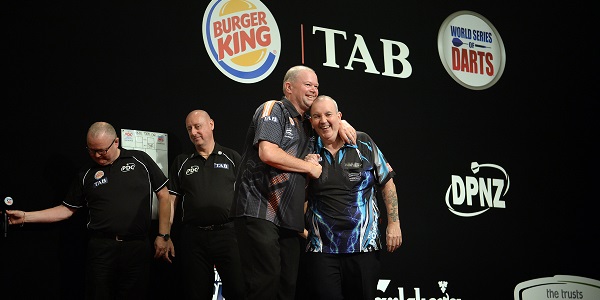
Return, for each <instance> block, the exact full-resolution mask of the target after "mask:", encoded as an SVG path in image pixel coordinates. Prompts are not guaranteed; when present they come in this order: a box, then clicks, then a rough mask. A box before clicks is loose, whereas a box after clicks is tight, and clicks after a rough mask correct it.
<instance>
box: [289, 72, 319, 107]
mask: <svg viewBox="0 0 600 300" xmlns="http://www.w3.org/2000/svg"><path fill="white" fill-rule="evenodd" d="M286 77H287V80H286V81H285V82H284V94H285V96H286V98H288V100H290V102H292V104H293V105H294V107H295V108H296V110H298V112H299V113H300V114H304V112H305V111H308V109H309V108H310V106H311V105H312V103H313V101H314V100H315V99H316V98H317V96H319V79H318V78H317V74H316V73H315V72H314V71H313V70H312V69H309V68H306V67H296V68H292V69H291V70H290V71H288V75H287V76H286Z"/></svg>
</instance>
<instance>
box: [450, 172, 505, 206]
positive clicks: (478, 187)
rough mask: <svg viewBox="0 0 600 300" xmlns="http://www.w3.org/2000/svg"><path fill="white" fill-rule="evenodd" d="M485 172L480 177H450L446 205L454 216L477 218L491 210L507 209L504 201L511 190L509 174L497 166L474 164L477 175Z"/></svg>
mask: <svg viewBox="0 0 600 300" xmlns="http://www.w3.org/2000/svg"><path fill="white" fill-rule="evenodd" d="M481 169H485V171H482V173H483V174H480V176H477V177H475V176H464V177H463V176H460V175H452V176H451V177H450V180H451V183H450V186H449V187H448V190H447V191H446V205H447V206H448V209H449V210H450V212H452V213H453V214H455V215H457V216H461V217H474V216H477V215H480V214H482V213H484V212H486V211H487V210H489V209H490V208H506V203H505V202H504V199H503V198H502V197H504V196H505V195H506V193H507V192H508V188H509V186H510V179H509V178H508V174H507V173H506V171H504V169H503V168H502V167H500V166H498V165H495V164H479V163H477V162H472V163H471V172H473V174H477V173H479V172H480V170H481ZM499 175H500V176H499ZM474 198H475V200H474Z"/></svg>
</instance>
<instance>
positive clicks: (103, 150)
mask: <svg viewBox="0 0 600 300" xmlns="http://www.w3.org/2000/svg"><path fill="white" fill-rule="evenodd" d="M116 140H117V138H115V139H114V140H113V141H112V143H110V146H108V148H106V149H102V150H96V149H90V148H88V147H85V148H86V149H87V151H88V152H89V153H90V154H100V155H105V154H106V153H107V152H108V150H110V147H112V145H113V144H114V143H115V141H116Z"/></svg>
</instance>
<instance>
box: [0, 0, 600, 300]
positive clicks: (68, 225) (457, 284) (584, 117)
mask: <svg viewBox="0 0 600 300" xmlns="http://www.w3.org/2000/svg"><path fill="white" fill-rule="evenodd" d="M444 2H447V3H437V4H431V3H427V4H426V3H423V2H421V1H395V2H391V1H389V2H388V1H378V2H350V1H303V2H300V1H297V2H296V1H295V2H285V1H265V2H263V3H265V5H266V6H267V7H268V9H269V10H270V11H271V13H272V14H273V16H274V18H275V19H276V20H277V24H278V27H279V31H280V36H281V44H282V47H281V56H280V59H279V62H278V65H277V67H276V68H275V69H274V71H273V72H272V73H271V75H270V76H268V77H267V78H266V79H264V80H262V81H260V82H258V83H255V84H243V83H238V82H235V81H233V80H231V79H229V78H227V77H226V76H225V75H223V74H222V73H221V72H220V71H219V70H218V69H217V68H216V67H215V66H214V64H213V63H212V62H211V60H210V59H209V57H208V55H207V53H206V50H205V48H204V44H203V40H202V33H201V29H202V16H203V14H204V11H205V9H206V7H207V4H208V2H206V1H202V2H201V1H133V2H125V3H117V2H116V1H115V2H105V1H86V2H83V1H82V2H79V1H58V2H37V1H19V2H14V3H10V4H5V7H6V9H5V14H6V15H7V17H8V18H7V20H6V21H5V30H4V33H5V34H4V36H5V39H4V40H5V42H4V49H5V54H4V64H3V65H4V66H5V68H4V73H5V76H4V80H3V81H4V83H5V84H4V90H5V91H6V92H5V93H4V96H3V102H2V112H3V117H2V118H1V120H0V125H1V126H2V127H1V128H3V129H4V134H3V139H2V140H3V142H2V147H1V149H2V150H1V151H2V152H1V153H2V154H3V155H2V157H3V163H2V172H1V174H0V176H1V181H0V195H1V196H2V197H4V196H7V195H9V196H12V197H13V198H14V199H15V205H14V206H15V208H18V209H24V210H37V209H43V208H46V207H49V206H54V205H56V204H59V203H60V202H61V199H62V197H63V196H64V194H65V193H66V190H67V188H68V186H69V183H70V180H71V178H72V176H73V175H74V173H75V171H76V170H77V168H79V167H80V166H81V165H82V164H83V163H84V162H86V161H87V160H88V159H89V158H88V157H87V153H86V151H85V149H84V147H85V133H86V130H87V128H88V127H89V125H90V124H91V123H92V122H94V121H99V120H103V121H108V122H111V123H112V124H113V125H115V127H117V129H121V128H128V129H140V130H147V131H157V132H165V133H167V134H168V135H169V163H170V161H171V160H172V159H173V158H174V157H175V155H176V154H178V153H180V152H182V151H188V150H191V147H190V145H191V143H190V142H189V139H188V137H187V133H186V131H185V128H184V119H185V116H186V114H187V113H188V112H189V111H190V110H192V109H197V108H200V109H205V110H207V111H209V113H211V116H212V117H213V118H214V119H215V123H216V125H215V136H216V139H217V141H218V142H219V143H221V144H222V145H225V146H229V147H231V148H234V149H237V150H239V151H241V147H242V145H241V144H242V141H243V137H244V134H245V131H246V128H247V125H248V122H249V120H250V117H251V115H252V113H253V111H254V109H255V108H256V107H257V106H258V105H259V104H260V103H261V102H263V101H264V100H268V99H278V98H279V97H281V81H282V78H283V74H284V73H285V71H286V70H287V69H288V68H289V67H290V66H292V65H296V64H300V63H303V62H304V63H305V64H306V65H308V66H311V67H313V68H314V69H315V70H316V71H317V74H318V76H319V81H320V84H321V88H320V90H321V94H328V95H331V96H333V97H334V98H336V99H337V100H338V101H339V104H340V108H341V111H342V112H343V114H344V118H345V119H346V120H348V121H349V122H350V123H351V124H352V125H353V126H354V127H355V128H357V129H358V130H361V131H365V132H367V133H369V134H370V135H371V136H372V137H373V138H374V139H375V141H376V142H377V143H378V146H379V147H380V148H381V149H382V150H383V152H384V154H385V155H386V158H387V159H388V160H389V161H390V162H391V163H392V166H393V167H394V169H395V170H396V172H397V177H396V178H395V182H396V185H397V188H398V197H399V202H400V204H399V206H400V217H401V222H402V231H403V236H404V244H403V245H402V247H401V248H400V250H399V251H398V252H396V253H394V254H384V256H383V260H384V263H385V267H384V270H383V272H382V274H381V278H382V279H390V280H391V284H390V287H391V288H388V290H387V291H386V292H385V293H381V295H380V296H381V297H398V293H397V292H395V293H394V292H393V291H390V290H393V289H396V287H398V288H400V287H402V288H403V289H404V292H405V297H406V298H409V297H415V289H419V290H420V294H421V296H422V297H426V298H430V297H435V298H441V297H442V296H443V295H444V294H443V293H441V292H440V289H439V287H438V284H437V282H438V281H440V280H444V281H447V282H448V283H449V284H448V289H447V293H448V294H449V295H450V296H451V297H453V298H457V299H458V298H460V299H510V298H512V294H513V290H514V288H515V286H516V285H517V284H518V283H520V282H523V281H526V280H530V279H534V278H542V277H551V276H554V275H557V274H566V275H575V276H582V277H588V278H593V279H597V280H598V279H600V274H599V273H600V272H599V271H598V266H600V263H599V259H598V255H597V247H596V250H595V249H594V247H595V246H593V244H592V243H593V242H595V241H596V240H597V237H598V229H599V228H600V227H599V226H598V225H599V224H598V220H597V217H596V211H597V208H598V204H597V202H598V196H597V192H596V186H597V182H598V179H599V178H598V176H597V175H596V173H595V171H596V169H597V167H598V163H597V159H596V157H595V155H596V154H598V153H599V152H598V146H597V145H596V144H597V139H598V136H599V135H598V125H597V113H598V106H597V105H596V103H595V101H594V100H598V93H597V92H596V89H595V84H597V82H598V73H597V71H598V62H597V60H598V54H599V53H600V52H599V51H598V50H599V49H598V42H597V41H596V40H597V35H598V33H597V29H598V25H597V24H596V23H595V22H596V21H597V17H598V14H597V13H595V12H593V9H592V8H591V5H582V4H578V3H568V4H567V3H562V2H561V3H559V2H557V1H549V2H544V3H543V4H539V5H538V4H529V3H525V2H523V1H521V2H515V3H512V4H507V3H506V2H502V1H495V2H494V1H492V2H489V1H487V2H482V1H455V2H449V1H444ZM461 10H470V11H474V12H476V13H479V14H481V15H483V16H484V17H485V18H487V19H488V20H489V21H490V22H491V23H492V24H493V25H494V26H495V28H496V29H497V30H498V32H499V34H500V36H501V37H502V40H503V42H504V45H505V47H506V69H505V70H504V74H503V75H502V77H501V78H500V80H499V81H498V82H497V83H496V84H495V85H494V86H492V87H491V88H489V89H485V90H479V91H475V90H470V89H467V88H465V87H462V86H461V85H459V84H458V83H456V82H455V81H454V80H453V79H452V78H451V77H450V76H449V75H448V73H447V72H446V71H445V69H444V68H443V65H442V63H441V61H440V59H439V55H438V48H437V34H438V30H439V28H440V25H441V24H442V22H443V21H444V19H446V17H448V16H449V15H451V14H452V13H454V12H456V11H461ZM301 24H302V25H303V26H304V46H305V52H304V61H302V59H303V56H302V55H303V53H302V51H301V49H302V48H301V38H300V37H301V35H300V26H301ZM313 26H319V27H327V28H333V29H337V30H342V31H345V32H346V33H347V37H348V38H347V40H345V41H344V40H339V41H338V43H337V44H336V47H337V49H336V54H337V56H338V64H340V68H330V67H325V66H323V63H324V61H325V52H324V51H325V50H324V46H323V37H322V35H318V34H314V35H313V34H312V33H311V31H312V30H311V28H312V27H313ZM354 34H360V35H361V36H363V37H364V38H365V42H366V44H367V45H369V50H370V51H371V55H372V56H373V60H374V62H375V64H376V65H378V68H380V69H382V61H381V54H380V53H381V48H380V47H381V46H380V45H381V42H380V41H379V39H389V40H394V41H400V42H402V43H404V44H406V45H407V46H408V47H409V48H410V56H409V57H408V60H409V61H410V63H411V65H412V68H413V73H412V75H411V76H410V77H408V78H404V79H399V78H393V77H386V76H381V75H374V74H370V73H366V72H364V67H363V66H362V65H361V64H360V63H359V64H355V65H354V70H346V69H344V66H345V65H346V63H347V61H348V58H349V57H350V53H351V51H352V47H353V45H354ZM473 161H477V162H479V163H492V164H496V165H499V166H501V167H502V168H504V169H505V170H506V172H507V173H508V175H509V176H510V184H511V186H510V190H509V191H508V193H507V194H506V195H505V196H503V200H504V201H505V203H506V208H504V209H491V210H490V211H488V212H486V213H484V214H482V215H480V216H477V217H473V218H461V217H457V216H456V215H454V214H452V213H450V212H449V210H448V207H446V205H445V202H444V196H445V193H446V190H447V188H448V186H449V185H450V182H451V180H450V177H451V175H455V174H457V175H460V176H463V177H464V176H473V175H472V173H471V174H470V170H469V166H470V163H471V162H473ZM84 221H85V212H83V211H82V212H78V213H77V214H76V215H75V216H74V217H73V218H72V219H70V220H67V221H64V222H61V223H57V224H26V226H25V227H23V228H18V227H15V228H11V233H10V235H9V238H6V239H2V240H0V243H1V245H0V247H1V249H2V254H3V255H2V261H3V263H2V265H1V266H0V270H2V277H1V278H2V281H1V283H0V284H1V285H2V287H3V288H2V289H1V290H0V295H2V298H4V295H7V294H8V295H14V296H15V297H18V298H19V299H21V298H25V299H37V298H41V297H43V298H45V299H70V298H72V299H80V298H81V295H82V291H83V286H82V283H83V258H84V252H85V248H84V245H85V243H84V240H85V230H84ZM173 269H174V268H173V266H168V265H166V264H163V263H156V264H155V269H154V272H153V280H154V281H155V282H156V284H155V285H153V290H154V292H155V293H156V297H157V298H158V297H160V296H162V295H171V296H174V297H176V296H177V295H178V293H177V282H176V281H177V279H176V276H174V275H173V273H174V270H173Z"/></svg>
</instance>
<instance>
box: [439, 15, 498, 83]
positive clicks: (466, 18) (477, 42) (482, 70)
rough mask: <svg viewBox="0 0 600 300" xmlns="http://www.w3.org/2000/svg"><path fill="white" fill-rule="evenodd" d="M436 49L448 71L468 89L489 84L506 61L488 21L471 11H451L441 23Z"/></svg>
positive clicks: (496, 77) (496, 76)
mask: <svg viewBox="0 0 600 300" xmlns="http://www.w3.org/2000/svg"><path fill="white" fill-rule="evenodd" d="M438 53H439V55H440V59H441V60H442V64H443V65H444V67H445V68H446V71H447V72H448V74H450V76H451V77H452V78H454V80H455V81H456V82H458V83H460V84H461V85H462V86H464V87H466V88H469V89H472V90H483V89H487V88H489V87H491V86H493V85H494V84H495V83H496V82H497V81H498V80H499V79H500V76H502V72H504V65H505V64H506V53H505V51H504V43H503V42H502V39H501V38H500V34H499V33H498V31H496V28H494V25H492V23H490V21H488V20H487V19H486V18H484V17H483V16H481V15H479V14H478V13H475V12H471V11H459V12H455V13H454V14H452V15H450V16H449V17H448V18H446V20H445V21H444V22H443V23H442V26H441V27H440V31H439V32H438Z"/></svg>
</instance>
